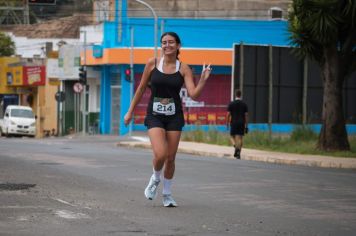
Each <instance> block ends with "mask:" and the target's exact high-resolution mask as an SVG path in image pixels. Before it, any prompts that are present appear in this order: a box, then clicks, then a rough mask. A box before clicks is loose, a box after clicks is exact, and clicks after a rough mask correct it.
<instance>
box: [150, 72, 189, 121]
mask: <svg viewBox="0 0 356 236" xmlns="http://www.w3.org/2000/svg"><path fill="white" fill-rule="evenodd" d="M150 81H151V97H150V101H149V103H148V107H147V113H148V114H153V115H174V114H179V113H182V112H183V110H182V101H181V99H180V96H179V92H180V89H181V88H182V86H183V83H184V78H183V76H182V74H181V73H180V72H179V70H178V71H177V72H175V73H173V74H165V73H163V72H161V71H159V70H158V69H157V67H156V66H155V68H154V69H153V70H152V72H151V76H150ZM157 101H159V102H160V103H158V104H159V106H158V108H157ZM173 102H174V114H170V112H169V110H171V109H172V107H165V106H163V105H164V104H166V103H168V104H169V103H173ZM154 104H156V105H155V108H154ZM161 105H162V106H161ZM162 107H163V108H162ZM157 109H158V111H157ZM165 109H167V110H168V111H166V110H165ZM161 111H162V113H160V112H161ZM171 111H172V110H171ZM165 112H166V113H165ZM167 112H168V113H167Z"/></svg>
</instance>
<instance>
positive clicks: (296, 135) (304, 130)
mask: <svg viewBox="0 0 356 236" xmlns="http://www.w3.org/2000/svg"><path fill="white" fill-rule="evenodd" d="M290 139H291V140H292V141H295V142H298V141H315V140H317V139H318V135H317V134H316V133H315V132H314V131H313V130H312V129H311V128H310V127H309V126H306V125H298V126H295V127H294V129H293V131H292V134H291V136H290Z"/></svg>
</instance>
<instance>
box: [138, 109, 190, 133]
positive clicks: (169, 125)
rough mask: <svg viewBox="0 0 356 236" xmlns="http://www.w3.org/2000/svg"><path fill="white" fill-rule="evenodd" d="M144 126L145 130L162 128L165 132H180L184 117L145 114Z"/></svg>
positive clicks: (181, 115)
mask: <svg viewBox="0 0 356 236" xmlns="http://www.w3.org/2000/svg"><path fill="white" fill-rule="evenodd" d="M144 124H145V126H146V127H147V129H151V128H156V127H159V128H162V129H165V130H166V131H182V128H183V126H184V115H183V113H178V114H175V115H171V116H166V115H153V114H149V113H148V114H147V115H146V117H145V123H144Z"/></svg>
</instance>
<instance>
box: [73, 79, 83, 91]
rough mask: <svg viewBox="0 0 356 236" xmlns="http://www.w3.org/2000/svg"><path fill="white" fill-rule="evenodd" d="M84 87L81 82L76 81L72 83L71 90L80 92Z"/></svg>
mask: <svg viewBox="0 0 356 236" xmlns="http://www.w3.org/2000/svg"><path fill="white" fill-rule="evenodd" d="M83 89H84V87H83V85H82V84H81V83H79V82H77V83H75V84H74V85H73V90H74V92H76V93H81V92H82V91H83Z"/></svg>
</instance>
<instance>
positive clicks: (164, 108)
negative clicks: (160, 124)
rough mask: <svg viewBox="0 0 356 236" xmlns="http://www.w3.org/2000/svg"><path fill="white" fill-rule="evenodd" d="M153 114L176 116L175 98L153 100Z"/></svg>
mask: <svg viewBox="0 0 356 236" xmlns="http://www.w3.org/2000/svg"><path fill="white" fill-rule="evenodd" d="M153 112H155V113H158V114H160V115H166V116H171V115H174V114H176V106H175V104H174V100H173V98H158V97H154V98H153Z"/></svg>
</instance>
